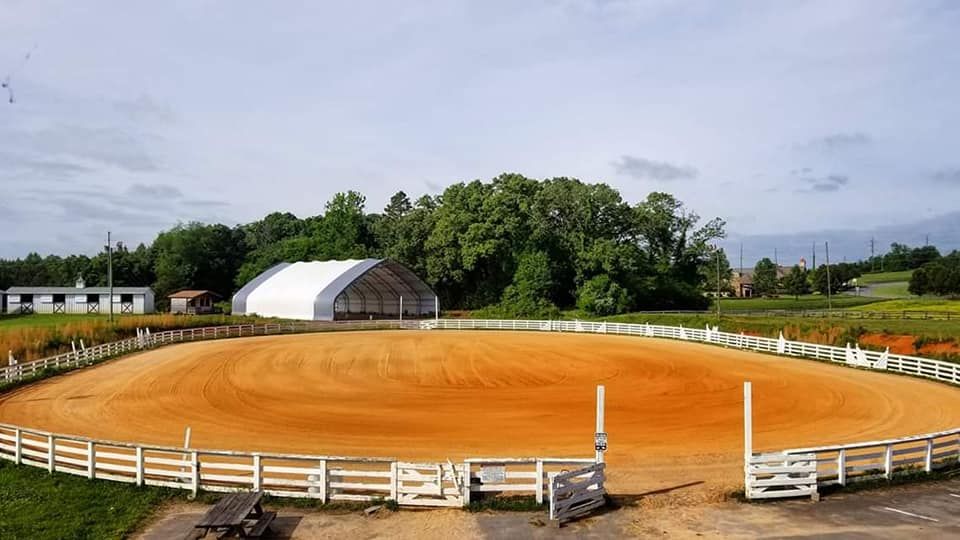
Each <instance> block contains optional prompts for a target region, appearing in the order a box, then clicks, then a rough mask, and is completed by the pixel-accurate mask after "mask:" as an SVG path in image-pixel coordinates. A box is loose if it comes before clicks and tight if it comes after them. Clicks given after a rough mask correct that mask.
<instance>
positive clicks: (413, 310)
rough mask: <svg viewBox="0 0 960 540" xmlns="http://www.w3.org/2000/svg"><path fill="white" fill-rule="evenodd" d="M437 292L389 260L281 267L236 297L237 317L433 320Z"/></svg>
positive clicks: (316, 262)
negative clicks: (425, 318) (418, 318)
mask: <svg viewBox="0 0 960 540" xmlns="http://www.w3.org/2000/svg"><path fill="white" fill-rule="evenodd" d="M438 308H439V302H438V300H437V295H436V293H434V292H433V290H432V289H431V288H430V287H429V286H428V285H427V284H426V283H424V282H423V280H422V279H420V278H419V277H417V275H416V274H414V273H413V272H412V271H411V270H410V269H409V268H407V267H405V266H403V265H402V264H400V263H397V262H395V261H391V260H389V259H359V260H357V259H350V260H346V261H312V262H295V263H286V262H285V263H280V264H278V265H276V266H274V267H272V268H270V269H269V270H267V271H266V272H264V273H262V274H260V275H259V276H257V277H256V278H254V279H253V280H251V281H250V282H249V283H247V284H246V285H244V286H243V288H241V289H240V290H239V291H238V292H237V293H236V294H235V295H234V296H233V314H234V315H254V314H256V315H260V316H263V317H279V318H283V319H300V320H312V321H332V320H342V319H369V318H375V319H384V318H398V317H400V314H401V312H402V313H403V316H404V317H410V318H417V317H428V316H433V315H435V314H436V311H437V309H438Z"/></svg>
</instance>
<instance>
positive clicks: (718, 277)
mask: <svg viewBox="0 0 960 540" xmlns="http://www.w3.org/2000/svg"><path fill="white" fill-rule="evenodd" d="M714 247H716V251H717V322H720V248H719V247H717V246H714Z"/></svg>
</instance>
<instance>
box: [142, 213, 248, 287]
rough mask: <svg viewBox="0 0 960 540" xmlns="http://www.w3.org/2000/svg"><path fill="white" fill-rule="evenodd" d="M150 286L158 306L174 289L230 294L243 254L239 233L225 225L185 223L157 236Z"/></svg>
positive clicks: (242, 244)
mask: <svg viewBox="0 0 960 540" xmlns="http://www.w3.org/2000/svg"><path fill="white" fill-rule="evenodd" d="M153 249H154V252H155V254H156V258H155V262H154V271H155V272H156V276H157V281H156V283H155V284H154V292H156V295H157V299H158V303H160V304H161V305H163V302H164V300H165V298H166V296H167V295H168V294H170V293H171V292H174V291H176V290H178V289H184V288H190V289H209V290H212V291H216V292H218V293H219V294H221V295H222V296H223V297H225V298H226V297H229V296H230V295H231V294H233V291H234V288H233V284H234V276H236V274H237V271H238V270H239V268H240V265H241V264H242V262H243V260H244V257H245V255H246V249H245V242H244V235H243V231H241V230H240V229H231V228H230V227H227V226H226V225H204V224H202V223H189V224H186V225H178V226H176V227H174V228H173V229H170V230H169V231H166V232H162V233H160V235H159V236H157V239H156V240H155V241H154V243H153Z"/></svg>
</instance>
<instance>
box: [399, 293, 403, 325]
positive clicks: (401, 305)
mask: <svg viewBox="0 0 960 540" xmlns="http://www.w3.org/2000/svg"><path fill="white" fill-rule="evenodd" d="M400 322H403V295H402V294H401V295H400Z"/></svg>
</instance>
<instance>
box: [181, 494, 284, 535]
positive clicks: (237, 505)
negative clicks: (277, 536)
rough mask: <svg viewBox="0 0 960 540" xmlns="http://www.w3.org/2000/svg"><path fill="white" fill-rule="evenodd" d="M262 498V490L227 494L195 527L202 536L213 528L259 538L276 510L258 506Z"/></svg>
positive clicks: (213, 529) (267, 527) (223, 533)
mask: <svg viewBox="0 0 960 540" xmlns="http://www.w3.org/2000/svg"><path fill="white" fill-rule="evenodd" d="M262 498H263V492H262V491H251V492H247V493H231V494H229V495H226V496H224V497H223V498H222V499H220V500H219V501H217V504H215V505H214V506H213V508H211V509H210V510H209V511H208V512H207V514H206V515H205V516H203V519H201V520H200V523H197V524H196V525H194V527H195V528H196V529H202V530H203V535H202V536H206V535H207V533H209V532H211V531H213V532H217V533H220V536H221V537H225V536H239V537H241V538H259V537H260V536H263V534H264V533H265V532H266V531H267V530H269V529H270V522H271V521H273V518H275V517H277V513H276V512H264V511H263V508H262V507H261V506H260V500H261V499H262Z"/></svg>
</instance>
